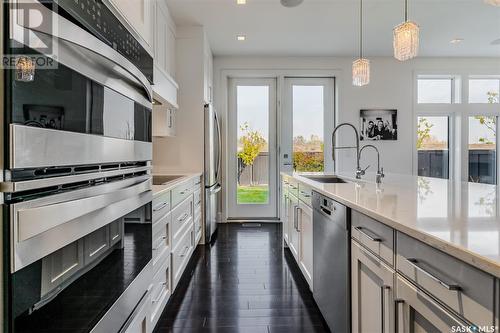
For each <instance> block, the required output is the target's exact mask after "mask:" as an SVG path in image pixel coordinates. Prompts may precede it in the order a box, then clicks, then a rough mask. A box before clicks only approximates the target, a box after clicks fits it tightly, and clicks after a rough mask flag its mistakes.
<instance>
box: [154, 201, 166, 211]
mask: <svg viewBox="0 0 500 333" xmlns="http://www.w3.org/2000/svg"><path fill="white" fill-rule="evenodd" d="M167 205H168V203H167V202H163V203H162V204H160V205H158V206H156V207H155V208H153V212H157V211H159V210H162V209H163V208H165V206H167Z"/></svg>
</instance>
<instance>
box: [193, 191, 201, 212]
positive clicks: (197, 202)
mask: <svg viewBox="0 0 500 333" xmlns="http://www.w3.org/2000/svg"><path fill="white" fill-rule="evenodd" d="M193 197H194V199H193V200H194V210H195V211H196V210H197V209H201V190H200V189H199V188H197V187H195V191H194V195H193Z"/></svg>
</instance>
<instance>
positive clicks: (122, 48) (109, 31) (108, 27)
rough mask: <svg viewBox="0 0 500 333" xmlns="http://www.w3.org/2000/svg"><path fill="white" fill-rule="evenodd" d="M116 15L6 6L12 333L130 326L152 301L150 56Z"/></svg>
mask: <svg viewBox="0 0 500 333" xmlns="http://www.w3.org/2000/svg"><path fill="white" fill-rule="evenodd" d="M30 13H35V14H34V15H32V14H30ZM113 13H114V11H113V9H112V6H111V5H110V4H109V3H107V2H106V0H51V1H43V0H40V1H39V0H22V1H20V0H19V1H10V2H9V3H8V4H5V5H4V7H3V16H4V19H5V20H6V22H8V24H7V25H6V28H7V29H6V31H5V32H4V36H2V41H3V43H4V44H3V48H4V52H5V53H6V54H7V56H8V57H10V58H11V59H13V60H12V64H13V67H12V68H8V69H6V70H5V71H4V78H3V79H4V82H3V83H4V84H3V86H4V92H3V99H4V100H3V104H4V105H3V106H4V107H3V112H2V118H3V126H4V127H3V132H4V147H3V182H2V184H1V190H2V192H3V201H4V205H3V233H4V237H3V241H4V246H3V249H4V251H7V253H5V254H4V256H3V258H4V259H3V260H4V261H3V266H4V274H3V279H4V281H5V283H4V294H5V295H6V296H5V297H4V324H5V327H4V331H9V332H60V331H61V332H120V331H125V330H126V329H127V324H128V322H130V321H131V320H132V319H133V315H134V311H136V309H137V308H139V307H140V305H141V302H144V298H145V297H146V295H147V290H148V287H149V283H150V280H151V263H150V261H151V254H152V249H151V199H152V194H151V159H152V137H151V109H152V104H151V100H152V93H151V83H152V79H153V78H152V72H153V65H152V64H153V60H152V57H151V55H150V53H148V51H146V48H145V47H144V44H143V43H142V42H140V40H139V39H138V38H137V36H136V35H135V34H134V33H133V32H130V31H131V30H128V29H127V28H126V26H125V24H126V23H124V22H123V21H122V20H121V19H119V18H118V17H117V16H115V15H114V14H113ZM41 45H42V46H43V47H41ZM46 49H47V50H50V52H49V51H44V50H46ZM44 58H45V59H46V60H50V61H48V62H47V61H46V62H45V63H44V64H39V63H38V60H39V59H44ZM47 63H49V65H47Z"/></svg>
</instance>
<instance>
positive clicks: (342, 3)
mask: <svg viewBox="0 0 500 333" xmlns="http://www.w3.org/2000/svg"><path fill="white" fill-rule="evenodd" d="M167 4H168V6H169V9H170V11H171V14H172V16H173V18H174V20H175V22H176V23H177V24H178V25H181V26H182V25H203V26H205V28H206V31H207V33H208V38H209V40H210V44H211V47H212V50H213V52H214V54H215V55H267V56H269V55H274V56H278V55H279V56H354V55H357V54H358V52H359V51H358V49H359V47H358V45H359V1H358V0H304V3H303V4H302V5H300V6H299V7H296V8H285V7H283V6H281V5H280V3H279V0H247V4H246V5H236V0H167ZM403 4H404V1H403V0H364V8H365V9H364V27H365V28H364V45H365V46H364V49H365V54H366V55H367V56H388V55H392V28H393V27H394V26H396V25H397V24H399V23H401V21H402V20H403ZM409 4H410V19H411V20H414V21H416V22H417V23H418V24H419V25H420V29H421V38H420V45H421V47H420V55H421V56H488V57H500V43H498V42H497V44H496V45H492V42H493V41H494V40H498V39H500V7H493V6H491V5H486V4H485V3H484V2H483V0H409ZM238 34H244V35H246V37H247V40H246V41H245V42H238V41H237V40H236V36H237V35H238ZM454 38H463V39H464V41H463V42H462V43H459V44H450V43H449V41H450V40H451V39H454Z"/></svg>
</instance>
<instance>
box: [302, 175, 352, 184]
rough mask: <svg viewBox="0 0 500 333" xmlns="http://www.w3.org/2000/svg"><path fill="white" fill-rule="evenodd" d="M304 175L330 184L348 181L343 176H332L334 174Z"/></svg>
mask: <svg viewBox="0 0 500 333" xmlns="http://www.w3.org/2000/svg"><path fill="white" fill-rule="evenodd" d="M302 177H305V178H307V179H310V180H314V181H315V182H318V183H328V184H335V183H337V184H342V183H347V182H346V181H345V180H343V179H342V178H339V177H337V176H332V175H302Z"/></svg>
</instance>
